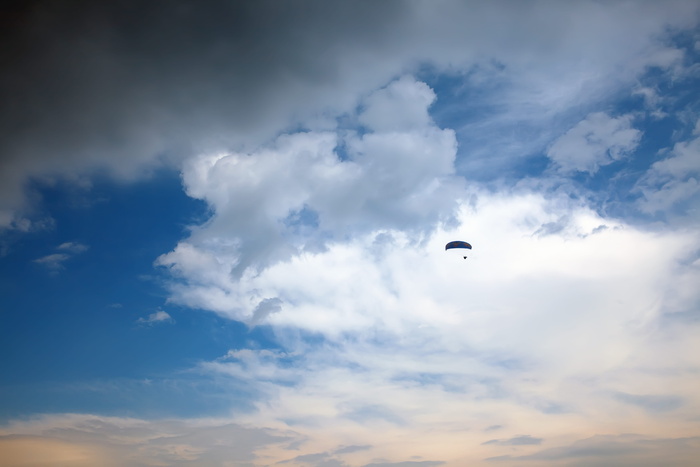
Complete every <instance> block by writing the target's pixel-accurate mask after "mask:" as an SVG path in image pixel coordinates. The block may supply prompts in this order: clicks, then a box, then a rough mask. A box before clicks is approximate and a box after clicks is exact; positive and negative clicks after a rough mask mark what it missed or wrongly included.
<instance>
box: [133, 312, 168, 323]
mask: <svg viewBox="0 0 700 467" xmlns="http://www.w3.org/2000/svg"><path fill="white" fill-rule="evenodd" d="M172 321H173V319H172V317H171V316H170V315H169V314H168V313H167V312H165V311H163V310H158V311H156V312H155V313H151V314H150V315H148V317H147V318H139V319H138V320H136V322H137V323H142V324H159V323H170V322H172Z"/></svg>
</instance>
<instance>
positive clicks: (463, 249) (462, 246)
mask: <svg viewBox="0 0 700 467" xmlns="http://www.w3.org/2000/svg"><path fill="white" fill-rule="evenodd" d="M471 249H472V246H471V245H470V244H469V243H467V242H463V241H460V240H456V241H454V242H450V243H448V244H447V245H445V251H450V250H454V251H455V252H457V253H459V254H460V256H462V257H463V258H464V259H467V250H471Z"/></svg>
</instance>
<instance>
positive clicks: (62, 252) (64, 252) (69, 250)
mask: <svg viewBox="0 0 700 467" xmlns="http://www.w3.org/2000/svg"><path fill="white" fill-rule="evenodd" d="M56 250H57V251H58V252H59V253H52V254H49V255H46V256H42V257H41V258H37V259H35V260H34V262H35V263H37V264H41V265H43V266H45V267H46V268H48V269H49V270H50V271H51V272H53V273H56V272H58V271H60V270H61V269H63V267H64V266H63V263H65V262H66V261H68V260H69V259H71V258H72V257H73V256H75V255H78V254H80V253H83V252H85V251H87V250H88V246H87V245H83V244H82V243H76V242H66V243H62V244H60V245H59V246H58V247H56Z"/></svg>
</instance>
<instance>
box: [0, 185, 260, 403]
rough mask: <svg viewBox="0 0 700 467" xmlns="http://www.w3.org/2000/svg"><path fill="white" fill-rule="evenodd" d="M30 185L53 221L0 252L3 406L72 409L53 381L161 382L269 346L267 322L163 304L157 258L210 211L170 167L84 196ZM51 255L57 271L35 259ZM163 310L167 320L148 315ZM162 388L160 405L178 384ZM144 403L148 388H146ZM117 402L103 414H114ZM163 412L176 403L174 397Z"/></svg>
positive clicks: (95, 188) (95, 399) (164, 294)
mask: <svg viewBox="0 0 700 467" xmlns="http://www.w3.org/2000/svg"><path fill="white" fill-rule="evenodd" d="M35 189H36V192H37V193H39V194H40V195H41V199H42V203H41V211H42V214H43V215H45V216H50V217H51V218H52V219H54V223H53V228H51V229H48V230H39V231H35V232H31V233H27V234H26V235H24V236H22V237H18V238H16V239H15V240H14V241H12V243H11V244H10V245H9V247H8V250H7V252H6V254H5V256H4V257H2V258H1V259H0V275H1V276H2V277H3V281H2V282H1V283H0V303H1V304H2V305H1V309H0V354H2V355H3V356H4V357H3V358H2V359H0V394H2V395H3V397H2V399H3V400H4V402H5V404H3V406H4V410H5V411H6V412H7V411H8V410H9V411H12V412H13V413H15V414H17V413H20V412H23V413H27V412H37V411H42V410H46V409H47V408H48V407H47V404H49V402H47V400H50V401H52V402H50V405H51V408H52V410H56V411H60V410H69V409H71V410H72V409H78V408H79V403H78V401H79V400H80V399H81V398H80V397H79V396H71V395H69V394H68V392H66V393H65V394H64V396H62V397H60V394H59V395H56V394H52V393H53V392H54V391H55V390H54V389H50V388H51V387H53V386H56V385H58V387H67V386H66V385H71V384H77V385H80V384H83V383H84V382H88V381H93V380H96V379H100V380H102V379H104V380H124V381H132V380H140V379H144V378H146V379H148V378H167V377H168V375H169V374H170V373H171V372H177V371H181V370H184V369H187V368H191V367H192V366H194V365H196V363H197V362H198V361H199V360H210V359H213V358H216V357H219V356H220V355H222V354H225V353H226V352H227V351H228V350H229V349H231V348H235V347H239V346H241V345H242V344H245V345H255V346H267V345H272V340H271V336H270V334H269V333H267V332H266V331H265V329H264V328H254V329H249V328H247V327H246V326H245V325H244V324H242V323H239V322H235V321H230V320H226V319H222V318H220V317H217V316H216V315H214V314H211V313H201V312H198V311H196V310H195V311H193V310H189V309H185V308H181V307H176V306H172V305H170V304H168V303H167V300H166V299H167V291H166V290H165V288H163V287H160V286H161V285H162V284H163V279H164V278H162V277H161V276H160V272H159V271H157V270H156V269H154V267H153V261H154V260H155V258H157V257H158V255H160V254H162V253H163V252H164V251H169V250H170V249H172V248H173V247H174V246H175V245H176V243H177V241H178V240H180V239H181V238H182V237H183V236H184V235H185V233H186V231H187V226H188V225H191V224H193V223H199V222H201V221H202V220H203V219H204V218H206V215H207V213H206V208H205V206H204V205H203V203H201V202H200V201H196V200H193V199H191V198H188V197H187V196H186V195H185V194H184V192H183V191H182V188H181V185H180V180H179V177H178V175H177V174H176V173H174V172H163V173H159V174H156V175H155V176H154V177H152V178H150V179H148V180H145V181H144V182H142V183H135V184H128V185H121V184H115V183H113V182H109V181H107V180H98V181H95V182H94V185H93V187H92V189H91V190H89V191H87V192H86V191H81V192H76V191H75V189H72V188H70V187H69V185H68V184H62V183H58V184H55V185H52V186H41V185H37V186H35ZM94 200H98V201H94ZM77 201H81V202H77ZM76 245H80V248H78V247H76ZM56 251H64V252H66V253H65V254H66V256H67V258H65V259H64V260H63V261H61V262H60V263H59V264H58V266H55V267H50V266H49V265H48V264H46V263H45V262H41V261H39V262H37V260H38V259H41V258H46V257H47V256H50V255H52V254H55V252H56ZM159 311H162V312H165V313H167V315H165V314H162V313H161V314H160V315H158V316H163V317H165V316H169V318H168V319H162V320H159V319H156V320H151V321H149V319H148V318H149V316H151V315H154V314H156V313H158V312H159ZM168 388H169V386H168V385H167V384H161V390H160V391H159V392H161V393H162V397H163V400H166V399H168V398H169V397H179V396H176V394H179V393H183V390H182V387H178V386H177V385H174V386H173V387H172V388H171V389H172V394H171V395H168V394H166V393H167V390H168ZM186 392H187V391H185V393H186ZM132 393H133V397H134V398H137V397H139V396H138V391H136V390H134V391H132ZM77 394H83V395H85V392H84V391H77ZM101 397H102V396H99V395H97V396H95V397H93V398H92V399H91V400H92V401H93V404H88V405H90V407H88V408H85V410H97V411H98V412H99V410H98V409H99V407H98V406H99V401H100V400H108V399H109V398H108V397H104V398H101ZM144 398H145V399H144V400H148V399H149V398H151V399H153V398H155V395H151V396H149V395H148V392H147V391H146V392H145V393H144ZM72 400H73V401H75V402H76V404H72V403H71V401H72ZM118 400H119V398H116V400H115V401H114V402H110V403H109V404H107V405H106V406H105V409H108V408H109V407H111V408H112V409H115V404H116V405H118ZM122 402H123V407H126V406H128V405H129V404H136V406H139V407H142V406H145V405H148V404H145V405H144V404H139V403H138V402H137V401H134V400H129V401H127V400H126V399H122ZM20 407H21V408H23V410H21V411H18V410H19V409H18V408H20ZM62 407H63V408H62ZM161 407H163V409H165V408H166V407H172V408H173V410H179V409H177V407H179V404H167V403H163V404H161ZM2 415H4V416H6V415H10V413H5V414H2Z"/></svg>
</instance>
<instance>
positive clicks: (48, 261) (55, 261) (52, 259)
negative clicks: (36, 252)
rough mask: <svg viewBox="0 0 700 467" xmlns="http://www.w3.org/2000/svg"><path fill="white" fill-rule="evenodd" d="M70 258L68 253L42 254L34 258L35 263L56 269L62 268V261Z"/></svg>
mask: <svg viewBox="0 0 700 467" xmlns="http://www.w3.org/2000/svg"><path fill="white" fill-rule="evenodd" d="M68 258H70V255H67V254H64V253H53V254H50V255H46V256H42V257H41V258H37V259H35V260H34V262H35V263H37V264H43V265H45V266H46V267H47V268H49V269H51V270H53V271H56V270H58V269H61V268H63V262H64V261H66V260H67V259H68Z"/></svg>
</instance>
